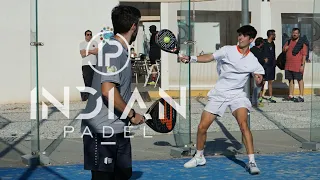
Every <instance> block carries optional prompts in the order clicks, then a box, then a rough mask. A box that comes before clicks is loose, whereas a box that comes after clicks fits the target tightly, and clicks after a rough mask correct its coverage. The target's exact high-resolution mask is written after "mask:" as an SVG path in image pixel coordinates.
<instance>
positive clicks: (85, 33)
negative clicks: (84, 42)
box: [84, 30, 92, 35]
mask: <svg viewBox="0 0 320 180" xmlns="http://www.w3.org/2000/svg"><path fill="white" fill-rule="evenodd" d="M88 32H90V33H91V34H92V32H91V31H90V30H86V31H85V32H84V35H87V33H88Z"/></svg>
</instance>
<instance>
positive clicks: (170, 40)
mask: <svg viewBox="0 0 320 180" xmlns="http://www.w3.org/2000/svg"><path fill="white" fill-rule="evenodd" d="M155 41H156V43H157V44H158V46H159V47H160V48H161V50H163V51H166V52H169V53H173V54H179V52H180V48H179V42H178V39H177V38H176V36H175V35H174V34H173V32H172V31H170V30H169V29H162V30H160V31H159V32H158V33H157V34H156V40H155Z"/></svg>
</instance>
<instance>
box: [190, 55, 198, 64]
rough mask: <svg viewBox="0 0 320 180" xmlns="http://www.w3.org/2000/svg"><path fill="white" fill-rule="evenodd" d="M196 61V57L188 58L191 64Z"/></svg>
mask: <svg viewBox="0 0 320 180" xmlns="http://www.w3.org/2000/svg"><path fill="white" fill-rule="evenodd" d="M197 61H198V57H197V56H190V62H191V63H195V62H197Z"/></svg>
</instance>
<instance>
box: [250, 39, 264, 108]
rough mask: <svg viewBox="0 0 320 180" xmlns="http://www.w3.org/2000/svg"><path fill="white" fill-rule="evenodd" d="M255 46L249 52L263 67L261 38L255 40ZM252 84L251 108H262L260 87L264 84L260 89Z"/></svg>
mask: <svg viewBox="0 0 320 180" xmlns="http://www.w3.org/2000/svg"><path fill="white" fill-rule="evenodd" d="M254 43H255V46H253V47H252V48H251V49H250V51H251V52H252V53H253V55H254V56H255V57H256V58H257V59H258V61H259V63H260V64H261V65H262V66H263V65H264V64H265V63H266V60H265V59H264V55H263V49H262V47H263V38H262V37H258V38H257V39H256V40H255V42H254ZM253 84H254V89H253V95H252V106H254V107H257V106H259V107H262V106H263V103H262V97H261V96H262V92H261V87H263V86H264V84H263V85H262V86H261V87H257V86H256V84H255V83H253ZM258 98H259V103H258Z"/></svg>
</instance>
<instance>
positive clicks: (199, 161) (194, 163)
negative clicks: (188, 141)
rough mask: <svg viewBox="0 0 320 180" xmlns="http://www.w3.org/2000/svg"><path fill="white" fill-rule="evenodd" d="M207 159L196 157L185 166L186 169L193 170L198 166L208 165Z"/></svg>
mask: <svg viewBox="0 0 320 180" xmlns="http://www.w3.org/2000/svg"><path fill="white" fill-rule="evenodd" d="M206 162H207V161H206V158H204V156H200V157H196V156H194V157H193V158H192V159H191V160H190V161H188V162H186V163H185V164H184V167H185V168H193V167H197V166H203V165H205V164H206Z"/></svg>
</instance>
